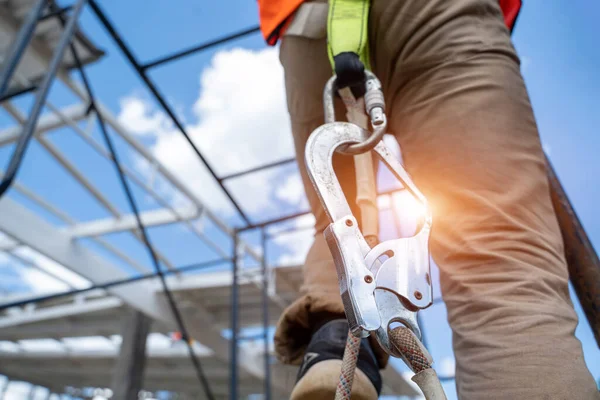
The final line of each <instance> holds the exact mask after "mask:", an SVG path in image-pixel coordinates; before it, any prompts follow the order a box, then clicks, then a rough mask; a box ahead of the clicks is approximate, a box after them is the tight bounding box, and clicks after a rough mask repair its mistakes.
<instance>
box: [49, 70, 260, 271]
mask: <svg viewBox="0 0 600 400" xmlns="http://www.w3.org/2000/svg"><path fill="white" fill-rule="evenodd" d="M61 80H62V81H63V83H64V84H65V85H66V86H67V87H68V88H69V89H71V90H72V91H73V93H74V94H75V95H76V96H77V97H79V98H80V99H82V100H83V101H85V102H88V101H89V98H88V96H87V94H86V93H85V91H84V90H83V89H82V88H81V87H80V86H79V85H78V84H77V83H75V82H74V81H73V80H71V79H69V77H67V76H61ZM96 108H97V110H96V111H97V112H98V114H100V115H101V116H102V118H104V121H106V123H107V124H108V125H110V127H111V128H112V129H113V130H114V131H115V132H116V133H117V134H118V135H119V136H120V137H121V139H123V140H124V141H125V142H127V143H128V144H129V145H130V146H131V147H132V148H133V149H134V150H135V151H136V152H137V153H138V154H139V155H140V156H141V157H143V158H144V159H145V160H146V161H148V162H149V163H150V164H152V165H155V166H156V168H157V171H158V172H160V173H161V175H163V176H164V177H165V178H166V179H167V180H168V181H169V182H170V183H171V184H172V185H173V186H174V187H175V188H176V189H177V190H178V191H179V192H181V193H182V194H183V195H184V196H185V197H186V198H187V199H188V200H189V201H191V202H192V203H193V204H194V205H195V206H196V207H198V209H199V210H202V212H203V213H204V215H205V217H206V218H208V219H209V220H210V221H211V222H213V223H214V224H215V225H216V226H217V227H218V228H219V229H221V230H222V231H223V232H225V233H226V234H227V235H229V236H230V237H232V236H233V233H234V229H232V228H231V227H229V226H228V225H227V224H226V223H225V222H224V221H223V220H222V219H221V218H219V217H218V216H217V215H216V214H214V213H213V212H212V211H210V210H209V209H207V208H206V207H205V205H204V203H202V201H201V200H200V199H199V198H198V196H197V195H196V194H194V192H192V191H191V190H190V188H189V187H188V185H187V184H186V183H184V182H183V181H182V180H181V179H180V178H178V177H177V176H176V175H175V174H173V173H172V172H170V171H169V170H168V169H167V168H166V167H165V166H164V165H163V164H162V163H161V162H160V161H159V160H158V159H157V158H156V157H155V156H154V155H153V154H152V153H151V152H150V150H148V149H147V148H146V147H144V145H142V144H141V143H140V142H139V141H138V140H137V139H136V138H135V137H134V135H132V134H131V133H129V132H128V131H127V129H126V128H125V127H124V126H123V124H121V123H120V122H119V120H118V119H117V118H115V116H114V115H112V113H111V112H110V110H109V109H108V108H106V107H105V106H104V105H102V103H100V102H99V101H96ZM240 247H242V248H243V249H244V251H245V252H246V253H248V255H250V256H251V257H252V258H254V259H255V260H257V261H260V254H258V253H257V252H256V251H254V249H253V248H252V247H251V246H250V245H248V244H247V243H245V242H244V241H242V240H240Z"/></svg>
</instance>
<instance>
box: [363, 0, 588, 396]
mask: <svg viewBox="0 0 600 400" xmlns="http://www.w3.org/2000/svg"><path fill="white" fill-rule="evenodd" d="M370 24H371V28H372V30H371V34H372V36H371V41H372V43H373V45H372V55H373V57H374V60H373V61H374V63H373V64H374V66H375V73H376V74H377V75H378V76H379V77H380V78H381V79H382V81H383V85H384V88H385V91H386V98H387V101H388V105H389V108H388V114H389V116H390V126H391V129H392V131H393V132H395V133H396V135H397V137H398V140H399V142H400V144H401V147H402V151H403V156H404V161H405V163H406V166H407V169H408V171H409V172H410V173H411V174H412V176H413V177H414V180H415V183H416V184H417V185H418V186H419V188H420V189H421V190H422V191H423V192H424V194H425V195H426V197H427V198H428V199H429V201H430V203H431V206H432V209H433V213H434V220H433V221H434V224H433V231H432V237H431V239H432V240H431V250H432V253H433V257H434V259H435V260H436V262H437V264H438V265H439V267H440V270H441V286H442V294H443V297H444V300H445V302H446V306H447V308H448V320H449V322H450V325H451V327H452V331H453V344H454V350H455V356H456V382H457V389H458V394H459V397H460V399H462V400H471V399H477V400H478V399H485V398H493V399H592V398H594V399H596V398H599V396H598V392H597V389H596V385H595V383H594V380H593V378H592V376H591V375H590V373H589V371H588V370H587V369H586V365H585V363H584V360H583V356H582V348H581V344H580V342H579V341H578V340H577V339H576V338H575V337H574V331H575V327H576V325H577V316H576V314H575V311H574V310H573V307H572V304H571V301H570V299H569V292H568V285H567V282H568V275H567V268H566V265H565V259H564V256H563V245H562V239H561V235H560V232H559V228H558V225H557V221H556V218H555V215H554V211H553V208H552V205H551V202H550V196H549V188H548V182H547V177H546V169H545V163H544V155H543V152H542V148H541V145H540V139H539V136H538V131H537V127H536V123H535V119H534V116H533V113H532V110H531V105H530V102H529V98H528V95H527V92H526V89H525V86H524V83H523V79H522V77H521V74H520V70H519V61H518V58H517V56H516V54H515V52H514V49H513V47H512V45H511V43H510V38H509V33H508V31H507V29H506V28H505V27H504V24H503V21H502V15H501V12H500V9H499V6H498V2H497V0H454V1H448V0H428V1H423V0H375V1H374V4H373V9H372V13H371V20H370ZM540 68H543V66H540ZM565 134H566V133H565ZM425 312H426V311H425Z"/></svg>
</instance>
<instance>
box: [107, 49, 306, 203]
mask: <svg viewBox="0 0 600 400" xmlns="http://www.w3.org/2000/svg"><path fill="white" fill-rule="evenodd" d="M121 107H122V109H121V112H120V114H119V120H120V121H121V122H122V123H123V124H124V125H125V126H126V127H128V128H129V129H130V130H131V131H133V132H135V133H137V134H139V135H145V136H151V137H153V139H154V145H153V146H152V148H151V150H152V152H153V154H154V155H155V156H156V157H157V158H158V159H159V161H160V162H161V163H163V164H164V165H165V166H166V167H167V168H168V169H169V170H170V171H171V172H173V173H175V174H176V175H177V176H178V177H179V178H180V179H181V180H182V181H183V182H185V183H186V184H187V185H188V186H189V187H190V189H191V190H192V191H194V192H195V193H196V194H197V195H198V197H199V198H201V199H202V200H203V201H204V202H206V203H207V205H208V206H209V208H211V209H212V210H214V211H216V212H221V213H225V214H231V213H232V212H233V208H232V207H231V206H229V205H228V200H227V198H226V197H225V195H224V194H223V193H222V191H221V190H220V188H219V187H218V185H217V183H216V182H215V181H214V180H213V179H212V177H211V176H210V174H209V172H208V171H207V169H206V168H205V167H204V166H203V165H201V163H200V162H199V160H198V157H197V155H196V154H195V153H194V152H193V150H192V149H191V147H190V146H189V144H188V143H187V142H186V140H185V139H184V138H183V136H182V135H181V134H180V132H178V131H176V130H174V129H173V127H172V126H170V125H169V123H168V122H167V120H166V118H165V116H164V115H163V114H162V113H161V112H160V111H157V110H156V109H154V108H153V107H151V105H150V104H148V102H146V101H144V100H143V99H141V98H138V97H135V96H134V97H128V98H126V99H123V100H122V102H121ZM192 114H193V117H194V121H191V123H189V124H187V125H186V129H187V131H188V133H189V135H190V137H191V138H192V140H193V141H194V143H195V144H196V145H197V146H198V147H199V149H200V150H201V151H202V153H203V154H204V155H205V156H206V158H207V160H208V161H209V163H210V164H211V165H212V166H213V167H214V169H215V171H216V173H217V174H219V175H224V174H229V173H233V172H238V171H241V170H244V169H247V168H250V167H253V166H258V165H262V164H265V163H268V162H273V161H276V160H280V159H283V158H286V157H290V156H291V155H292V154H293V144H292V137H291V131H290V123H289V117H288V114H287V109H286V99H285V91H284V79H283V69H282V67H281V65H280V63H279V59H278V52H277V49H274V48H268V49H265V50H261V51H251V50H246V49H232V50H228V51H221V52H219V53H217V54H216V55H215V56H214V57H213V59H212V62H211V64H210V66H209V67H208V68H206V69H205V70H204V71H203V72H202V74H201V77H200V92H199V97H198V99H197V101H196V102H195V104H194V105H193V107H192ZM280 174H281V173H280V172H278V171H276V170H270V171H265V172H263V173H260V174H253V175H251V176H247V177H244V178H243V179H235V180H232V181H231V182H228V185H230V187H231V189H232V192H233V193H234V194H235V195H236V196H237V197H238V198H239V200H240V203H242V204H243V206H244V208H245V209H247V210H248V212H250V213H257V212H260V211H261V210H264V209H266V208H267V207H268V204H269V199H270V198H271V196H273V195H274V193H273V192H274V190H275V189H274V187H273V186H274V183H275V181H276V180H277V179H278V178H280ZM294 193H296V192H294ZM240 196H242V197H240ZM284 200H286V201H287V200H288V199H287V198H284ZM289 200H292V201H295V200H296V198H295V197H294V198H292V197H290V198H289Z"/></svg>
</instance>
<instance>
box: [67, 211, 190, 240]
mask: <svg viewBox="0 0 600 400" xmlns="http://www.w3.org/2000/svg"><path fill="white" fill-rule="evenodd" d="M199 216H200V213H199V212H198V209H197V208H195V207H193V208H181V209H177V210H176V212H175V213H173V211H171V210H168V209H159V210H152V211H145V212H142V213H140V218H141V220H142V223H143V224H144V226H145V227H151V226H159V225H169V224H174V223H176V222H179V221H182V220H183V221H189V220H193V219H195V218H198V217H199ZM132 229H137V223H136V220H135V216H134V215H131V214H130V215H123V216H121V217H120V218H107V219H99V220H95V221H91V222H83V223H79V224H76V225H73V226H71V227H68V228H65V229H64V231H65V232H66V233H67V234H68V235H69V236H71V237H76V238H81V237H90V236H102V235H107V234H110V233H116V232H123V231H129V230H132Z"/></svg>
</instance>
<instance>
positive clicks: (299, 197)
mask: <svg viewBox="0 0 600 400" xmlns="http://www.w3.org/2000/svg"><path fill="white" fill-rule="evenodd" d="M275 197H277V198H278V199H279V200H282V201H286V202H287V203H289V204H293V205H296V206H302V208H306V207H308V200H307V199H306V196H305V194H304V185H303V184H302V178H301V177H300V174H295V175H292V176H290V177H288V178H287V179H286V181H285V182H284V183H283V185H279V186H278V187H277V190H276V191H275Z"/></svg>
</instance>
